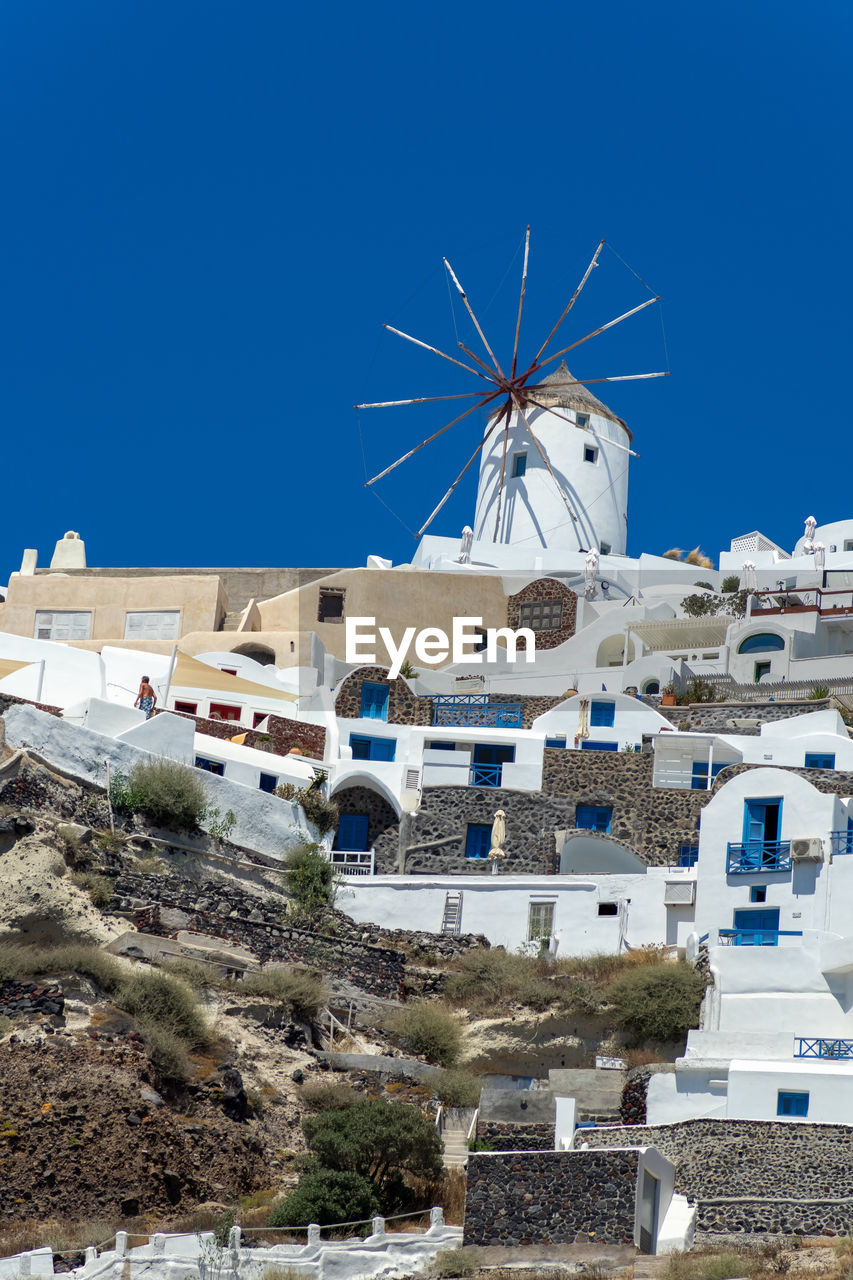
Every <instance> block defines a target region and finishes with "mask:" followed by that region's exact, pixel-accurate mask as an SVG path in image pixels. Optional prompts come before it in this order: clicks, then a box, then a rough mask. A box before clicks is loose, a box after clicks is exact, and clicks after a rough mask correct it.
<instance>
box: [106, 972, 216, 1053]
mask: <svg viewBox="0 0 853 1280" xmlns="http://www.w3.org/2000/svg"><path fill="white" fill-rule="evenodd" d="M116 1004H118V1005H119V1007H120V1008H122V1009H124V1010H125V1012H126V1013H129V1014H130V1015H131V1017H133V1018H135V1019H136V1021H137V1022H138V1023H139V1024H140V1027H141V1028H142V1030H143V1034H144V1033H145V1029H146V1028H147V1027H151V1026H154V1027H157V1028H159V1029H160V1030H161V1031H170V1032H172V1034H173V1035H176V1036H178V1037H179V1038H180V1040H181V1041H182V1042H183V1043H184V1044H185V1045H186V1046H187V1047H188V1048H190V1049H198V1048H200V1047H201V1046H202V1045H204V1044H206V1042H207V1038H208V1030H207V1025H206V1023H205V1021H204V1018H203V1017H202V1014H201V1010H200V1009H199V1006H198V1002H197V1001H196V998H195V996H194V995H193V993H192V991H191V990H190V988H189V987H188V986H186V985H185V984H184V983H183V982H180V981H178V979H177V978H173V977H172V976H171V975H170V974H168V973H161V972H159V971H158V970H156V969H137V970H136V971H135V972H133V973H130V974H128V976H127V978H125V979H124V981H123V982H122V983H121V986H120V988H119V990H118V992H117V993H116Z"/></svg>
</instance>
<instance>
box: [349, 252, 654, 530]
mask: <svg viewBox="0 0 853 1280" xmlns="http://www.w3.org/2000/svg"><path fill="white" fill-rule="evenodd" d="M603 247H604V240H602V241H601V242H600V243H599V245H598V247H597V248H596V250H595V253H594V254H593V256H592V259H591V261H590V263H589V266H588V267H587V269H586V271H585V272H584V274H583V276H582V278H581V281H580V283H579V284H578V286H577V288H576V289H575V291H574V293H573V294H572V296H571V298H570V299H569V301H568V303H567V304H566V306H565V308H564V309H563V311H562V313H561V314H560V317H559V319H558V320H557V322H556V324H555V325H554V327H553V328H552V329H551V331H550V333H549V334H548V336H547V338H546V339H545V341H544V342H543V343H542V345H541V346H540V347H539V349H538V350H537V351H536V354H535V355H534V356H533V359H532V360H531V361H530V363H529V364H528V365H527V366H526V367H525V368H524V369H523V370H522V371H519V367H518V351H519V339H520V336H521V320H522V313H523V310H524V297H525V291H526V288H527V266H528V259H529V251H530V228H529V227H528V228H527V231H526V234H525V238H524V261H523V266H522V272H521V291H520V294H519V299H518V315H517V319H516V324H515V338H514V341H513V346H512V356H511V359H510V361H509V362H508V364H507V366H506V367H504V366H503V365H502V364H501V363H500V362H499V361H498V358H497V356H496V354H495V352H494V350H493V348H492V346H491V345H490V343H489V341H488V339H487V337H486V335H485V333H484V332H483V329H482V327H481V325H480V323H479V321H478V319H477V317H476V315H475V314H474V310H473V308H472V306H471V303H470V301H469V298H468V295H467V294H466V292H465V290H464V289H463V287H462V285H461V283H460V281H459V278H458V277H457V275H456V273H455V272H454V270H453V268H452V267H451V265H450V263H449V262H448V260H447V259H446V258H445V259H444V265H445V267H446V270H447V272H448V275H449V278H450V280H451V282H452V285H453V287H454V288H455V289H456V291H457V293H458V294H459V297H460V298H461V299H462V302H463V304H464V306H465V309H466V311H467V312H468V315H469V316H470V318H471V320H472V322H473V324H474V328H475V329H476V331H477V334H478V336H479V338H480V341H481V342H482V344H483V347H484V349H485V352H486V356H487V357H488V359H483V358H481V357H480V356H478V355H475V353H474V352H473V351H471V350H470V349H469V348H468V347H467V346H466V345H465V344H464V343H463V342H459V343H458V344H457V345H458V347H459V348H460V350H461V351H462V352H464V354H465V355H466V356H467V360H460V359H459V358H457V357H456V356H452V355H449V354H448V353H447V352H445V351H441V350H439V348H438V347H436V346H433V345H432V344H431V343H428V342H423V341H421V339H420V338H415V337H412V335H411V334H408V333H403V332H402V330H400V329H395V328H394V327H393V326H392V325H385V326H384V328H386V329H388V330H389V332H391V333H395V334H397V335H398V337H401V338H405V339H406V341H407V342H413V343H415V345H416V346H419V347H422V348H423V349H424V350H425V351H430V352H432V353H433V354H434V355H436V356H439V357H440V358H441V359H442V360H446V361H449V362H450V363H451V364H453V365H456V366H458V367H459V368H461V369H464V370H466V372H468V373H469V374H471V375H472V376H473V377H475V378H478V379H479V380H480V382H481V383H482V384H484V385H481V386H480V387H479V389H477V390H473V391H467V392H461V393H457V394H455V395H437V396H415V397H412V398H411V399H407V400H384V401H378V402H374V403H372V404H360V405H356V406H355V408H356V409H359V410H360V409H390V408H397V407H400V406H403V405H413V404H428V403H435V402H439V401H445V400H465V399H471V400H473V401H474V403H473V404H472V405H470V406H469V407H468V408H467V409H465V410H464V411H463V412H462V413H460V414H458V415H457V416H456V417H455V418H453V419H452V420H451V421H450V422H447V423H445V424H444V426H442V427H439V428H438V430H436V431H434V432H433V433H432V434H431V435H429V436H427V437H426V439H425V440H421V441H420V443H419V444H416V445H414V447H413V448H411V449H409V450H408V451H407V452H406V453H404V454H402V456H401V457H399V458H397V459H396V461H394V462H392V463H391V464H390V465H389V466H387V467H385V468H384V470H382V471H380V472H379V473H378V474H377V475H375V476H372V477H371V478H370V479H369V480H367V481H366V484H367V485H368V486H370V485H373V484H376V482H377V481H378V480H381V479H382V478H383V477H384V476H387V475H389V474H390V472H392V471H394V470H395V469H396V468H397V467H399V466H401V465H402V463H404V462H406V461H408V460H409V459H410V458H412V457H413V456H414V455H415V454H416V453H418V452H419V451H420V450H421V449H424V448H425V447H426V446H427V445H429V444H432V442H433V441H434V440H437V439H438V437H439V436H441V435H443V434H444V432H445V431H449V430H450V428H451V427H454V426H456V424H457V423H460V422H463V421H465V420H466V419H468V418H470V417H471V416H472V415H473V414H475V413H476V412H477V410H479V409H487V410H488V414H489V416H488V419H487V422H486V427H485V431H484V432H483V433H481V432H480V430H479V428H478V431H477V437H478V438H477V441H476V445H475V447H474V449H473V452H472V453H471V455H470V457H469V458H468V459H467V461H466V462H465V464H464V466H463V467H462V469H461V471H460V472H459V474H458V475H457V476H456V478H455V479H454V480H453V482H452V484H451V485H450V487H449V488H448V489H447V490H446V492H445V493H444V494H443V496H442V497H441V499H440V500H439V502H438V503H437V505H436V506H435V507H434V508H433V510H432V511H431V512H430V514H429V516H428V517H427V519H426V520H425V522H424V523H423V524H422V525H421V527H420V529H418V531H417V534H416V537H420V536H421V535H422V534H423V533H424V532H425V531H426V530H427V529H428V528H429V526H430V525H431V524H432V522H433V520H434V519H435V518H436V516H437V515H438V513H439V512H440V511H441V509H442V507H443V506H444V505H445V503H446V502H447V501H448V499H449V498H450V496H451V495H452V493H453V492H454V490H455V489H456V487H457V486H458V484H459V483H460V481H461V480H462V478H463V476H464V475H465V474H466V473H467V472H468V470H469V469H470V468H471V467H472V466H473V464H474V462H475V461H476V459H477V458H478V456H480V455H482V457H481V462H480V480H479V486H478V492H477V507H476V512H475V517H474V537H475V538H476V539H478V540H486V541H489V540H490V541H494V542H503V543H515V544H524V543H526V544H528V545H538V546H540V547H541V546H543V545H544V546H547V547H550V548H565V549H567V550H573V551H577V550H584V551H586V550H589V549H591V548H596V549H597V550H599V551H600V552H601V553H602V554H607V553H608V552H614V553H617V554H618V553H624V551H625V543H626V535H627V500H628V460H629V458H630V457H631V456H633V457H636V456H637V455H636V454H635V453H634V450H633V449H632V448H631V433H630V432H629V430H628V428H627V426H626V424H625V423H624V422H623V421H622V419H621V418H619V417H617V415H616V414H614V413H613V412H612V411H611V410H610V409H608V408H607V406H606V405H604V404H602V402H601V401H600V400H598V399H597V398H596V397H595V396H594V395H593V394H592V392H591V391H589V390H588V387H587V385H586V384H585V383H584V382H582V381H581V380H580V379H578V378H575V377H573V376H572V374H571V373H570V371H569V368H568V366H567V365H566V362H565V359H564V358H563V357H565V356H566V355H567V354H568V353H569V352H570V351H573V350H574V349H575V348H576V347H579V346H581V345H582V344H583V343H585V342H588V341H589V339H590V338H594V337H596V336H597V335H598V334H601V333H604V332H605V331H606V330H608V329H612V328H614V326H616V325H618V324H621V322H622V321H623V320H627V319H628V318H629V317H630V316H634V315H637V314H638V312H640V311H644V310H645V308H646V307H650V306H651V305H652V304H653V303H655V302H658V301H660V299H659V298H658V297H656V296H652V297H650V298H648V299H647V300H646V301H645V302H642V303H640V305H639V306H636V307H632V308H631V309H630V310H629V311H625V312H623V313H622V315H619V316H616V318H615V319H613V320H609V321H608V322H607V323H606V324H602V325H600V326H599V327H598V328H597V329H593V330H592V331H591V332H589V333H586V334H584V335H583V336H582V337H580V338H577V339H575V341H573V342H571V343H569V345H568V346H565V347H562V348H561V349H560V350H559V351H555V352H554V353H553V354H551V355H546V354H545V353H546V350H547V349H548V347H549V346H550V345H551V343H552V341H553V339H554V337H555V336H556V334H557V331H558V330H559V328H560V326H561V325H562V324H563V322H564V320H565V319H566V317H567V316H568V315H569V313H570V312H571V310H572V308H573V307H574V305H575V303H576V302H577V300H578V297H579V296H580V294H581V292H582V290H583V288H584V286H585V285H586V283H587V281H588V279H589V277H590V275H591V274H592V271H593V269H594V268H595V267H596V266H597V265H598V259H599V256H600V254H601V251H602V249H603ZM556 360H559V361H561V363H560V364H559V365H558V367H557V368H556V369H555V370H554V371H553V372H552V373H551V374H549V375H547V376H544V377H543V376H541V371H542V370H543V369H545V368H546V366H548V365H551V364H553V362H554V361H556ZM668 373H669V370H665V371H663V372H657V373H630V374H614V375H611V376H609V377H600V378H589V379H587V380H586V383H603V382H631V381H638V380H643V379H648V378H664V377H666V376H668ZM474 420H475V421H476V419H474ZM519 497H521V499H522V500H521V501H518V500H517V499H518V498H519Z"/></svg>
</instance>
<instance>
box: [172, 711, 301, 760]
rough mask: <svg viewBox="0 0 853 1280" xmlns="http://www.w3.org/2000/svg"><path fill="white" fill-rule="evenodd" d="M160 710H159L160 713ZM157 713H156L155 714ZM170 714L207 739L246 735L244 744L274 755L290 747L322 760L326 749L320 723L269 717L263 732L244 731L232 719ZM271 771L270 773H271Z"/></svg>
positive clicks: (256, 730)
mask: <svg viewBox="0 0 853 1280" xmlns="http://www.w3.org/2000/svg"><path fill="white" fill-rule="evenodd" d="M162 710H163V708H160V711H162ZM155 714H157V713H155ZM169 715H173V716H183V718H184V719H185V720H193V721H194V722H195V727H196V730H197V732H198V733H204V734H206V735H207V736H208V737H209V738H221V739H224V740H226V741H227V740H229V739H231V738H234V737H236V736H237V735H238V734H245V735H246V742H245V745H246V746H247V747H256V748H258V749H260V750H261V751H263V750H267V749H268V750H269V751H271V752H272V753H274V754H275V755H277V756H286V755H287V753H288V752H289V751H290V750H291V748H293V747H297V748H298V749H299V750H300V751H301V752H302V755H304V756H307V757H309V758H311V759H314V760H322V759H323V754H324V751H325V747H326V730H325V729H324V728H323V726H322V725H320V724H307V723H305V722H304V721H302V720H290V719H289V718H288V717H287V716H276V715H272V714H271V715H270V717H269V719H268V721H267V728H266V729H263V730H261V729H247V728H246V726H245V725H243V724H238V723H237V722H236V721H234V720H206V719H205V718H204V716H193V715H189V714H188V713H187V712H186V711H170V712H169ZM271 771H272V770H271Z"/></svg>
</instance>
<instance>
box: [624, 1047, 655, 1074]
mask: <svg viewBox="0 0 853 1280" xmlns="http://www.w3.org/2000/svg"><path fill="white" fill-rule="evenodd" d="M619 1056H620V1057H621V1058H624V1059H625V1066H626V1067H627V1068H628V1070H629V1071H633V1070H634V1069H635V1068H636V1067H649V1066H652V1065H653V1064H654V1063H656V1062H666V1058H664V1057H663V1056H662V1055H661V1054H659V1053H655V1051H654V1049H620V1051H619Z"/></svg>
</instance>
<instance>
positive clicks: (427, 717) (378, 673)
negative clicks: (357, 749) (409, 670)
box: [335, 667, 432, 725]
mask: <svg viewBox="0 0 853 1280" xmlns="http://www.w3.org/2000/svg"><path fill="white" fill-rule="evenodd" d="M365 681H370V682H371V683H373V684H387V686H388V715H387V718H386V722H387V723H388V724H422V725H430V724H432V702H431V700H430V699H429V698H421V697H419V695H418V694H416V693H414V692H413V691H412V690H411V689H410V688H409V686H408V684H407V682H406V681H405V680H404V679H403V677H402V676H397V678H396V680H389V679H388V668H387V667H358V669H357V670H355V671H353V672H351V673H350V675H348V676H347V678H346V680H344V682H343V684H342V685H341V687H340V689H339V690H338V696H337V698H336V699H335V714H336V715H338V716H341V717H342V718H343V719H344V720H358V719H359V718H360V717H361V686H362V685H363V684H364V682H365ZM379 723H381V722H380V721H377V724H379Z"/></svg>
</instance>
